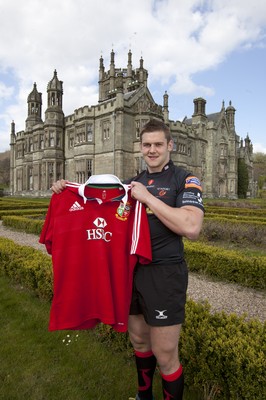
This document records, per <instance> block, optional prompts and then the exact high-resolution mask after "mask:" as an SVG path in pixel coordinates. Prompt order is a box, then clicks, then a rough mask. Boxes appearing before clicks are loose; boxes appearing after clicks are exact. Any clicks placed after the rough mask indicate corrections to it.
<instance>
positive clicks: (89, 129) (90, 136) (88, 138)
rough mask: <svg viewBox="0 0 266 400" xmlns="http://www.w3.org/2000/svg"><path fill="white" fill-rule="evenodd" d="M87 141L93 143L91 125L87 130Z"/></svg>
mask: <svg viewBox="0 0 266 400" xmlns="http://www.w3.org/2000/svg"><path fill="white" fill-rule="evenodd" d="M87 141H88V142H92V141H93V133H92V124H89V125H88V129H87Z"/></svg>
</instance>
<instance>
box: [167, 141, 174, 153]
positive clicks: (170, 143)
mask: <svg viewBox="0 0 266 400" xmlns="http://www.w3.org/2000/svg"><path fill="white" fill-rule="evenodd" d="M167 147H168V150H169V151H172V150H173V148H174V141H173V139H171V140H169V142H168V146H167Z"/></svg>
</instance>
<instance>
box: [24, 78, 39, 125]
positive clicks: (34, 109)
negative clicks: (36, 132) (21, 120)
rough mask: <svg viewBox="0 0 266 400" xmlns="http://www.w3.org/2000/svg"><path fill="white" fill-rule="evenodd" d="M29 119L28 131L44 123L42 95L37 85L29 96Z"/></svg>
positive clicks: (27, 120) (27, 121) (34, 85)
mask: <svg viewBox="0 0 266 400" xmlns="http://www.w3.org/2000/svg"><path fill="white" fill-rule="evenodd" d="M27 102H28V117H27V119H26V129H27V128H30V127H32V126H34V125H36V124H38V123H40V122H42V94H41V93H40V92H38V90H37V85H36V83H34V84H33V89H32V91H31V92H30V94H29V95H28V100H27Z"/></svg>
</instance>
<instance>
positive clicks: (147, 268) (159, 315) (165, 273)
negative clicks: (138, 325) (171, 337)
mask: <svg viewBox="0 0 266 400" xmlns="http://www.w3.org/2000/svg"><path fill="white" fill-rule="evenodd" d="M187 286H188V269H187V265H186V262H185V261H183V262H181V263H178V264H173V265H152V264H149V265H140V264H139V265H137V266H136V269H135V273H134V282H133V292H132V300H131V306H130V315H138V314H143V316H144V319H145V321H146V322H147V324H148V325H151V326H170V325H176V324H181V323H183V322H184V319H185V304H186V292H187Z"/></svg>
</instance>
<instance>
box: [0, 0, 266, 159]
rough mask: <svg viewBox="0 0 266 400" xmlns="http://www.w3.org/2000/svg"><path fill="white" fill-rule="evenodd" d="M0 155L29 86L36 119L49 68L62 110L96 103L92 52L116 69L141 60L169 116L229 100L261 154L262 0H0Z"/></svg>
mask: <svg viewBox="0 0 266 400" xmlns="http://www.w3.org/2000/svg"><path fill="white" fill-rule="evenodd" d="M0 41H1V43H0V152H2V151H5V150H8V149H9V137H10V124H11V122H12V120H14V122H15V124H16V131H20V130H24V129H25V119H26V117H27V96H28V94H29V93H30V92H31V90H32V88H33V84H34V82H36V83H37V90H38V91H39V92H41V93H42V100H43V107H42V110H43V118H44V111H45V109H46V107H47V94H46V89H47V84H48V82H49V81H50V80H51V79H52V77H53V72H54V70H55V69H56V70H57V74H58V78H59V79H60V80H62V81H63V89H64V96H63V110H64V113H65V115H69V114H72V113H73V112H74V110H75V109H76V108H78V107H82V106H84V105H89V106H90V105H95V104H97V102H98V71H99V58H100V57H101V55H102V57H103V59H104V66H105V69H106V70H108V69H109V66H110V52H111V50H112V49H113V50H114V52H115V66H116V68H126V66H127V55H128V51H129V49H130V50H131V51H132V64H133V68H138V67H139V60H140V58H141V57H143V60H144V68H146V69H147V70H148V72H149V78H148V86H149V89H150V91H151V93H152V95H153V97H154V100H155V101H156V102H157V103H159V104H163V94H164V92H165V91H167V92H168V94H169V111H170V119H172V120H183V118H184V117H185V116H187V117H188V118H190V117H191V115H192V114H193V111H194V105H193V99H194V98H196V97H200V96H201V97H204V98H205V99H206V101H207V104H206V113H207V114H210V113H213V112H217V111H220V109H221V107H222V102H223V101H224V102H225V107H227V106H228V105H229V101H232V105H233V106H234V107H235V108H236V117H235V121H236V131H237V134H238V135H239V136H240V137H241V138H245V137H246V135H247V134H248V135H249V137H250V139H251V141H252V143H253V146H254V152H264V153H266V124H265V122H264V120H265V118H264V116H265V114H266V110H265V103H266V101H265V92H266V84H265V72H266V1H265V0H253V1H250V0H213V1H212V0H209V1H208V0H206V1H204V0H201V1H200V0H198V1H197V0H168V1H167V0H134V1H132V0H113V1H112V0H97V1H95V0H45V1H43V0H24V1H21V0H9V1H7V0H0Z"/></svg>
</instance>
